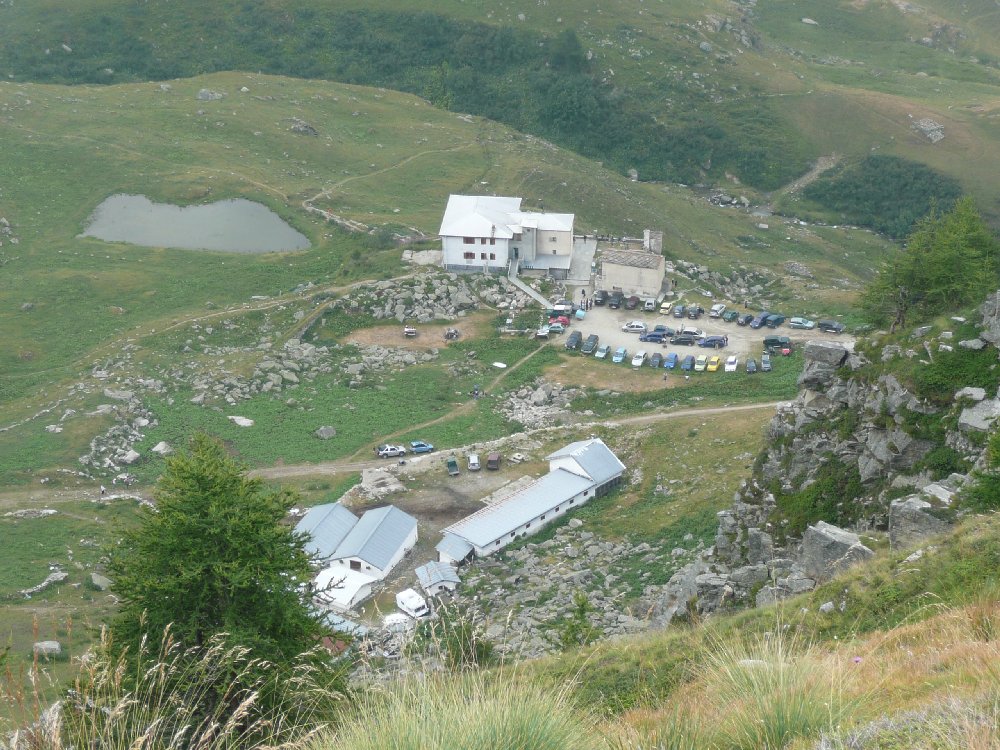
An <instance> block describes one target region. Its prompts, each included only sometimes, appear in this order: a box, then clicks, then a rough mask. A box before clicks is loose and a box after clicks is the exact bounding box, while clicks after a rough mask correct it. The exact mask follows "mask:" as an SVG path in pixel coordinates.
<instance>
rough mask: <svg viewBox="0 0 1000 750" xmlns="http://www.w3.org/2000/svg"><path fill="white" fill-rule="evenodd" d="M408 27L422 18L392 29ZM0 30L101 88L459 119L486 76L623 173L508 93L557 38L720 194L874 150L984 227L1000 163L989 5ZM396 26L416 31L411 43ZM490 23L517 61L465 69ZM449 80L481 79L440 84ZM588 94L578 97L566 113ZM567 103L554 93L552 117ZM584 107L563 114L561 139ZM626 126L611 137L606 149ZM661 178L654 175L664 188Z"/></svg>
mask: <svg viewBox="0 0 1000 750" xmlns="http://www.w3.org/2000/svg"><path fill="white" fill-rule="evenodd" d="M359 13H367V15H365V16H358V15H356V14H359ZM412 13H420V14H423V15H421V16H419V17H415V16H409V15H404V14H412ZM430 13H433V14H436V15H437V20H435V16H432V15H429V14H430ZM362 17H363V18H365V19H369V21H370V19H372V18H377V19H379V20H377V23H376V27H375V30H374V31H373V30H372V29H373V27H372V26H371V24H370V23H369V21H366V22H365V24H364V25H361V26H358V27H357V33H356V34H352V28H353V26H352V24H357V23H358V21H357V19H358V18H362ZM222 18H226V19H228V21H227V23H223V22H222V20H221V19H222ZM414 18H419V19H420V20H419V25H418V26H414V25H415V24H416V23H417V22H416V21H414ZM803 18H809V19H812V20H814V21H816V24H815V25H810V24H805V23H803V22H802V19H803ZM352 19H353V20H352ZM393 19H396V20H395V21H394V20H393ZM0 21H2V23H0V39H3V40H4V41H5V42H6V44H5V45H2V46H0V49H2V50H4V51H2V52H0V69H4V71H5V72H6V73H7V74H9V75H10V76H12V77H13V78H14V79H15V80H31V79H35V80H73V81H79V80H87V81H94V82H115V81H121V80H139V79H144V78H164V77H172V76H177V75H191V74H194V73H198V72H205V71H211V70H218V69H225V68H229V69H249V70H265V71H268V72H278V73H285V74H291V75H299V76H306V77H310V76H311V77H324V78H337V79H341V80H350V81H354V82H359V83H360V82H367V83H378V84H379V85H386V86H392V87H396V88H401V89H406V90H410V91H415V92H417V93H420V94H422V95H425V96H428V97H430V98H432V99H434V100H435V101H436V102H437V103H439V104H442V105H449V104H450V106H454V107H459V106H460V105H459V102H460V101H473V100H474V98H475V97H474V96H473V97H472V98H471V99H470V98H469V92H468V91H466V90H465V89H463V85H466V84H471V86H472V88H476V86H477V82H479V83H482V82H483V81H486V80H487V78H488V79H489V82H490V87H491V88H490V91H495V92H497V98H498V99H499V100H500V101H503V100H504V99H505V98H506V99H507V100H509V102H510V105H509V106H507V107H503V106H500V107H496V106H494V109H496V113H497V114H496V115H495V116H499V117H501V119H505V121H508V122H510V123H512V124H514V125H516V126H519V127H521V128H522V129H524V128H527V129H529V130H533V131H534V132H544V133H548V134H550V135H551V136H553V137H554V136H555V135H556V134H560V133H561V135H560V137H562V138H565V139H566V142H567V143H570V142H571V143H572V144H573V145H574V147H575V148H578V149H582V150H584V151H587V152H588V153H591V152H592V151H593V153H595V154H596V153H598V152H603V153H604V154H605V156H604V158H605V159H606V160H607V161H608V162H609V164H610V163H612V162H613V163H614V165H615V167H616V168H617V169H622V168H624V167H626V166H628V164H627V162H628V160H629V155H628V154H627V153H622V152H621V151H620V150H619V149H618V148H617V147H618V146H619V145H621V144H615V143H612V142H608V141H606V140H600V139H598V140H600V142H596V141H595V142H590V141H588V140H587V139H586V138H584V139H582V140H581V139H580V138H579V135H578V134H574V130H573V128H570V129H568V130H560V127H559V126H558V123H555V122H548V124H546V118H547V115H546V112H545V111H544V108H540V109H538V111H534V110H533V109H532V107H535V108H537V103H534V104H531V105H530V106H529V107H528V109H531V111H528V109H525V110H522V109H521V107H522V104H521V101H522V100H521V99H520V98H519V97H520V95H521V92H523V91H524V90H525V89H526V88H528V89H531V88H532V87H534V86H536V85H540V81H541V79H537V80H536V79H535V78H533V77H532V76H534V75H535V74H534V73H530V71H532V70H535V71H542V72H543V73H544V71H545V70H547V66H548V65H549V62H547V61H546V60H544V59H540V64H541V67H539V60H536V59H535V58H536V57H537V55H538V50H539V49H548V46H550V45H551V43H552V40H553V39H554V38H555V37H556V36H558V34H559V33H560V32H562V31H563V30H566V29H573V30H574V31H575V32H576V34H577V36H578V38H579V40H580V43H581V46H582V49H583V51H584V52H585V53H586V55H587V57H588V58H589V62H588V63H587V67H588V69H589V72H590V73H591V74H592V76H593V79H594V81H595V82H596V83H597V84H598V85H599V86H604V87H606V88H607V90H608V91H609V92H610V93H609V97H610V98H609V100H608V101H620V103H621V108H622V111H626V110H627V111H628V112H629V113H632V114H634V115H636V116H638V115H640V114H648V115H650V116H652V117H654V118H656V120H657V121H658V122H659V123H660V126H662V127H663V128H666V129H667V131H668V132H669V133H671V138H670V139H669V144H668V147H669V149H671V153H672V154H674V156H677V157H679V158H682V159H683V160H686V161H685V163H686V164H687V167H685V169H687V170H688V172H686V174H690V168H691V167H698V166H699V165H698V164H697V163H696V162H698V160H699V158H697V155H698V154H700V159H701V162H702V163H701V165H700V166H701V168H703V169H705V170H707V171H706V172H705V175H704V176H705V177H706V178H708V179H712V180H725V174H724V172H730V173H732V174H735V175H737V176H740V175H741V176H743V177H744V179H745V181H746V180H750V181H752V182H754V183H755V184H758V185H762V186H766V187H767V188H768V189H772V188H774V187H777V186H778V185H779V184H781V182H787V181H788V180H789V179H790V177H791V176H794V175H796V174H799V173H801V172H802V171H803V170H804V169H805V166H806V163H807V162H808V160H809V159H810V158H815V157H817V156H820V155H825V154H831V153H837V154H839V155H840V156H841V157H847V158H855V157H860V156H861V155H864V154H866V153H868V152H869V151H870V150H871V149H873V148H874V149H880V150H882V151H883V152H885V153H891V154H894V155H897V156H902V157H904V158H909V159H914V160H917V161H921V162H924V163H927V164H929V165H930V166H933V167H935V168H937V169H940V170H942V171H944V172H945V173H947V174H949V175H951V176H953V177H955V178H957V179H959V180H960V181H961V183H962V184H963V186H964V187H965V188H966V189H967V190H969V191H972V192H974V193H976V194H977V195H979V196H980V197H981V198H982V199H983V201H984V202H987V201H990V205H989V206H988V208H987V210H988V212H989V213H991V215H994V218H995V214H996V211H995V210H994V208H993V206H992V198H991V196H992V195H994V194H995V192H996V187H997V184H998V183H997V179H998V178H997V177H996V175H997V174H1000V170H998V169H997V167H998V166H1000V164H998V159H1000V157H998V156H997V153H998V151H997V149H995V148H992V144H995V143H996V142H997V140H998V138H1000V133H998V130H997V120H996V118H995V117H992V114H994V113H995V108H996V102H997V93H998V82H1000V72H998V69H997V59H998V53H1000V43H998V42H997V41H996V40H997V38H1000V33H997V31H998V29H997V27H998V24H1000V21H998V19H997V14H996V12H995V7H994V6H993V5H992V4H990V3H988V2H987V1H986V0H976V2H971V3H957V2H953V1H952V0H935V2H932V3H925V4H921V5H920V6H919V7H917V6H914V5H912V4H902V3H892V2H889V1H888V0H878V1H869V0H866V1H862V2H849V1H848V0H841V1H839V2H835V3H828V2H822V0H779V1H778V2H773V3H766V4H762V5H760V6H753V7H749V6H741V8H740V11H739V12H738V13H737V12H735V11H734V8H733V7H732V6H731V5H730V4H728V3H724V2H721V0H702V2H692V1H691V0H688V1H686V2H680V3H669V4H668V3H665V2H653V3H645V4H636V3H632V2H626V1H625V0H615V1H614V2H610V3H605V2H602V3H595V2H592V1H589V2H569V0H553V1H552V2H548V3H545V4H543V5H537V6H533V7H531V8H527V9H518V8H515V7H514V6H500V7H492V6H491V5H489V4H484V3H470V2H464V1H460V0H438V1H437V2H435V3H434V4H433V8H432V9H430V10H429V9H428V7H427V5H426V3H420V2H416V0H391V1H390V0H371V1H370V2H369V1H368V0H365V2H361V0H335V1H334V0H327V2H321V3H319V4H317V3H308V4H307V3H305V2H302V1H301V0H287V1H286V2H283V3H281V4H267V5H263V4H262V5H259V6H255V7H252V8H251V7H250V6H244V5H240V4H238V3H236V2H235V1H234V0H225V2H221V3H215V4H213V5H212V6H211V7H208V6H203V5H199V4H194V3H189V2H188V3H184V2H182V3H177V2H170V3H167V2H157V1H154V2H149V3H143V4H142V5H128V4H126V3H124V2H123V0H87V2H84V3H79V4H75V5H74V6H73V7H72V8H67V7H65V6H64V5H63V4H57V3H55V2H54V0H42V1H41V2H38V3H32V4H13V5H10V6H4V7H0ZM401 27H402V28H409V29H410V33H411V34H413V35H415V38H414V37H411V38H410V44H409V47H408V46H407V43H406V39H407V37H406V36H405V34H403V33H402V28H401ZM411 27H413V28H411ZM490 28H500V29H506V30H507V31H505V32H504V33H507V34H508V35H509V37H510V39H511V40H515V41H512V42H511V44H513V45H514V47H513V48H512V49H514V50H516V49H517V48H518V47H517V45H520V49H521V54H515V55H514V56H513V57H514V58H519V59H521V60H524V61H528V60H533V61H534V62H531V64H530V65H528V64H527V62H526V63H525V65H528V67H518V66H519V63H517V62H516V61H515V62H510V61H509V60H507V59H506V58H505V60H504V62H503V63H502V65H498V66H496V69H495V70H486V71H482V70H480V68H481V67H482V65H481V62H482V60H481V59H480V58H482V57H483V55H484V54H485V53H484V51H483V49H482V46H481V45H480V46H476V45H475V44H473V45H472V46H471V47H470V46H468V45H466V46H465V47H463V46H462V42H461V41H460V40H461V39H462V38H463V36H464V35H466V34H468V39H469V40H470V42H473V41H474V40H476V39H480V36H479V35H481V34H484V33H486V34H488V33H491V32H489V31H488V30H489V29H490ZM378 29H383V30H384V31H385V33H384V34H382V33H380V32H379V31H378ZM484 29H486V31H483V30H484ZM431 36H435V37H437V36H440V37H441V38H442V39H443V40H444V42H442V43H444V44H446V45H452V43H451V42H450V41H448V39H449V38H450V37H456V36H457V37H458V38H459V40H458V41H455V42H454V44H453V45H452V46H449V47H447V49H446V51H445V52H444V53H443V57H440V59H439V58H438V57H434V55H435V54H439V53H438V52H436V51H435V50H433V49H431V50H429V51H425V52H426V54H425V53H424V52H420V51H419V50H418V48H419V49H421V50H422V49H424V46H426V45H427V39H428V37H431ZM63 44H65V45H66V46H67V47H69V48H70V50H71V51H69V52H68V51H66V50H65V49H64V48H63V47H62V46H61V45H63ZM477 44H479V43H477ZM421 45H424V46H421ZM539 45H541V46H540V47H539ZM547 45H548V46H547ZM544 54H547V53H543V55H544ZM428 55H429V56H428ZM402 57H408V58H411V59H405V60H403V59H399V58H402ZM398 63H404V64H403V65H401V66H398V65H397V64H398ZM532 66H534V67H532ZM487 67H488V66H487ZM458 70H465V71H472V72H473V73H475V75H478V76H481V75H482V74H483V73H484V72H485V74H486V75H487V78H482V77H480V78H475V77H471V78H468V80H465V79H463V78H462V75H465V73H463V74H462V75H459V76H458V77H454V74H455V73H456V71H458ZM493 74H496V77H497V78H496V80H493V79H492V78H489V76H490V75H493ZM469 75H470V76H471V75H472V73H469ZM504 76H506V77H504ZM543 77H544V76H543ZM463 82H464V83H463ZM445 83H447V84H448V85H444V86H443V84H445ZM494 85H495V87H494ZM545 85H548V84H545ZM442 86H443V87H442ZM466 88H468V86H466ZM593 91H597V89H594V90H593ZM593 91H591V93H593ZM504 92H506V93H504ZM590 95H591V94H590V93H584V92H582V91H581V92H579V98H580V102H583V101H585V100H586V98H587V97H589V96H590ZM616 97H617V99H616ZM515 101H516V102H518V104H516V107H515V105H514V104H513V103H514V102H515ZM565 103H566V102H563V101H562V100H561V99H560V98H559V97H552V98H551V100H550V102H549V106H550V107H562V106H563V105H564V104H565ZM482 106H483V107H486V108H487V109H488V108H489V107H490V106H491V105H489V104H488V103H483V104H482ZM515 108H516V110H517V111H514V109H515ZM570 109H572V108H570ZM567 111H569V110H567ZM602 111H603V110H602ZM585 112H586V107H585V108H584V110H582V111H581V112H580V113H577V114H576V115H573V120H574V122H573V126H574V127H575V128H577V129H579V128H580V127H581V126H582V122H583V120H584V119H585ZM611 114H613V116H615V117H617V116H618V115H617V113H615V112H612V113H611ZM607 116H608V115H605V114H602V116H601V117H602V119H606V118H607ZM630 116H631V115H630ZM923 117H931V118H932V119H935V120H936V121H938V122H940V123H942V124H943V125H944V126H945V132H946V138H945V140H944V141H941V142H940V143H937V144H931V143H930V142H929V141H928V140H927V139H926V138H925V137H924V136H922V135H919V134H917V133H916V132H915V131H913V130H912V129H911V127H910V125H911V124H912V120H915V119H920V118H923ZM911 118H912V119H911ZM623 122H624V121H623ZM629 122H636V121H634V120H630V121H629ZM629 129H630V128H628V127H622V128H620V135H621V140H622V143H625V142H627V137H628V136H627V133H628V131H629ZM595 132H596V131H595ZM682 141H683V142H684V143H687V144H688V145H690V149H689V150H688V151H686V152H684V153H685V154H686V155H684V156H682V155H681V154H680V152H678V151H676V148H677V146H676V144H677V143H680V142H682ZM630 146H631V144H630ZM684 148H687V146H684ZM634 156H635V158H636V160H639V159H640V158H641V157H640V155H639V154H638V153H636V154H634ZM672 158H674V157H673V156H672V157H671V159H672ZM710 162H712V163H710ZM675 167H677V165H676V164H675V165H674V166H673V167H668V169H667V172H666V173H675V174H677V173H678V172H676V170H675ZM671 170H674V171H673V172H671ZM643 171H644V170H640V176H644V175H643ZM654 171H655V169H654ZM695 171H697V170H695ZM769 175H770V176H769ZM645 176H646V177H648V176H649V175H648V174H646V175H645Z"/></svg>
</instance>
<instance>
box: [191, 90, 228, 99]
mask: <svg viewBox="0 0 1000 750" xmlns="http://www.w3.org/2000/svg"><path fill="white" fill-rule="evenodd" d="M224 96H225V94H221V93H219V92H218V91H212V90H211V89H201V90H200V91H199V92H198V95H197V96H196V97H195V98H196V99H197V100H198V101H200V102H212V101H216V100H218V99H222V98H223V97H224Z"/></svg>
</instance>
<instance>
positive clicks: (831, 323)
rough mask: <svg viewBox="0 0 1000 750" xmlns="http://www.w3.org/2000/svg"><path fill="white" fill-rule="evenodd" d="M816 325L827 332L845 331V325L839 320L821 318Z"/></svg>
mask: <svg viewBox="0 0 1000 750" xmlns="http://www.w3.org/2000/svg"><path fill="white" fill-rule="evenodd" d="M816 327H817V328H818V329H819V330H821V331H824V332H826V333H843V332H844V327H845V326H844V324H843V323H841V322H840V321H839V320H821V321H820V322H819V323H817V324H816Z"/></svg>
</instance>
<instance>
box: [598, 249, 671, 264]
mask: <svg viewBox="0 0 1000 750" xmlns="http://www.w3.org/2000/svg"><path fill="white" fill-rule="evenodd" d="M601 262H602V263H614V264H615V265H619V266H631V267H632V268H659V267H660V265H662V264H663V263H664V258H663V256H662V255H660V254H659V253H650V252H644V251H643V252H634V251H631V250H605V251H604V253H603V254H602V255H601Z"/></svg>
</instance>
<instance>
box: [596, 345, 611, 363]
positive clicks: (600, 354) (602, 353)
mask: <svg viewBox="0 0 1000 750" xmlns="http://www.w3.org/2000/svg"><path fill="white" fill-rule="evenodd" d="M610 351H611V347H610V346H608V345H607V344H601V345H600V346H599V347H597V350H596V351H595V352H594V356H595V357H597V359H604V358H606V357H607V356H608V352H610Z"/></svg>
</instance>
